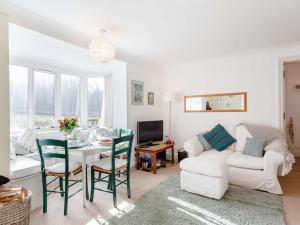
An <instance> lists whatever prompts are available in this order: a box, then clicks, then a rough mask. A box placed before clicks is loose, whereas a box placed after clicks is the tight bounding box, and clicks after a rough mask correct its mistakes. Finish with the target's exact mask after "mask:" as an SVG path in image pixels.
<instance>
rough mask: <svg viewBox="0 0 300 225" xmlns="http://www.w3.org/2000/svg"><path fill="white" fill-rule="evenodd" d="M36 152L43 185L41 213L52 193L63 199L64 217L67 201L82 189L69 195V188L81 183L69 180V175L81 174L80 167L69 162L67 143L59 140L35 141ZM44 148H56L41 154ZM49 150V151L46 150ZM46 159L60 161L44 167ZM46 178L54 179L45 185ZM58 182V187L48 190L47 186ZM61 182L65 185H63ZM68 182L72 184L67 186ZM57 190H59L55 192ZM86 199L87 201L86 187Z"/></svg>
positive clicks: (66, 210) (45, 210)
mask: <svg viewBox="0 0 300 225" xmlns="http://www.w3.org/2000/svg"><path fill="white" fill-rule="evenodd" d="M36 142H37V146H38V151H39V155H40V159H41V173H42V185H43V212H44V213H46V212H47V197H48V195H50V194H52V193H60V194H61V197H64V215H67V213H68V199H69V198H71V197H72V196H74V195H75V194H77V193H78V192H80V191H82V188H80V189H78V190H77V191H76V192H74V193H73V194H71V195H69V187H71V186H73V185H75V184H77V183H78V182H82V179H79V180H73V179H70V178H69V176H70V175H71V174H73V175H77V174H79V173H81V172H82V166H81V163H79V162H70V161H69V150H68V142H67V141H61V140H53V139H45V140H37V141H36ZM44 146H51V147H58V149H56V150H62V151H55V149H53V152H49V151H47V152H43V147H44ZM48 150H49V149H48ZM48 158H57V159H60V160H61V161H60V162H59V163H57V164H55V165H53V166H49V167H46V166H45V159H48ZM47 177H55V178H54V179H52V180H51V181H50V182H48V183H47ZM57 179H58V180H59V185H58V186H57V187H55V188H54V189H52V190H48V189H47V186H48V185H49V184H52V183H53V182H54V181H56V180H57ZM63 182H64V183H65V185H63ZM69 182H73V183H72V184H69ZM63 186H64V187H65V188H64V187H63ZM58 188H59V190H57V189H58ZM86 189H87V195H86V198H87V199H88V198H89V196H88V187H87V186H86Z"/></svg>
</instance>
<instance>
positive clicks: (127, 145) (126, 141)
mask: <svg viewBox="0 0 300 225" xmlns="http://www.w3.org/2000/svg"><path fill="white" fill-rule="evenodd" d="M133 136H134V135H133V134H131V135H127V136H124V137H119V138H114V139H113V142H112V156H111V165H112V170H113V171H114V170H115V159H116V156H118V155H121V154H124V153H126V154H127V167H128V168H130V161H131V160H130V159H131V150H132V143H133ZM118 144H122V145H121V146H120V147H118Z"/></svg>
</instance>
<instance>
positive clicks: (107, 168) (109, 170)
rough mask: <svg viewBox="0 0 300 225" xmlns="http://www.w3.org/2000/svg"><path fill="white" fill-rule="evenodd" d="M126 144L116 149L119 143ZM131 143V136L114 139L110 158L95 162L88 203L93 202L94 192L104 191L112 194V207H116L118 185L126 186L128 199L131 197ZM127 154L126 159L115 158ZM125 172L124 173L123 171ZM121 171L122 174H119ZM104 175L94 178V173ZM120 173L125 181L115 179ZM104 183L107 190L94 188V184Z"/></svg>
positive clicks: (92, 169)
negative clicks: (103, 175) (124, 176)
mask: <svg viewBox="0 0 300 225" xmlns="http://www.w3.org/2000/svg"><path fill="white" fill-rule="evenodd" d="M124 142H125V143H127V145H125V146H124V147H123V148H117V147H116V146H117V145H118V144H120V143H124ZM132 142H133V134H131V135H127V136H124V137H119V138H114V139H113V142H112V154H111V157H106V158H103V159H100V160H99V161H98V162H96V163H95V164H94V165H93V166H92V168H91V198H90V201H91V202H93V199H94V191H95V190H99V191H104V192H108V193H112V194H113V203H114V207H116V206H117V194H116V187H117V186H119V185H120V184H123V183H124V184H126V185H127V195H128V198H130V197H131V192H130V159H131V149H132ZM124 153H126V154H127V158H126V159H119V158H117V156H118V155H120V154H124ZM124 170H125V171H124ZM121 171H123V172H121ZM96 172H99V173H104V174H107V176H105V177H103V178H101V176H99V177H98V178H95V173H96ZM119 172H121V173H122V174H124V175H126V179H124V180H119V179H117V178H116V175H117V173H119ZM101 181H102V182H105V183H108V187H107V190H104V189H99V188H96V187H95V183H96V182H101Z"/></svg>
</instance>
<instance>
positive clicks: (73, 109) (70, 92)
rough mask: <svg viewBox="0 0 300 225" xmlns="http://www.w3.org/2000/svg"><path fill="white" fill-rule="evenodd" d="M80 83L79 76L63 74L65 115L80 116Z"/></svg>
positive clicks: (62, 98)
mask: <svg viewBox="0 0 300 225" xmlns="http://www.w3.org/2000/svg"><path fill="white" fill-rule="evenodd" d="M79 84H80V78H79V77H75V76H70V75H66V74H62V75H61V115H62V116H64V117H70V116H73V117H79V111H80V105H79V93H80V92H79V90H80V88H79Z"/></svg>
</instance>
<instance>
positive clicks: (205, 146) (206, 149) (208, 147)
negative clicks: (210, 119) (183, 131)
mask: <svg viewBox="0 0 300 225" xmlns="http://www.w3.org/2000/svg"><path fill="white" fill-rule="evenodd" d="M206 133H207V132H202V133H200V134H197V135H196V136H197V138H198V140H199V141H200V143H201V144H202V146H203V148H204V150H205V151H208V150H210V149H212V146H211V145H210V144H209V143H208V142H207V140H206V139H205V138H204V137H203V135H204V134H206Z"/></svg>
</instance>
